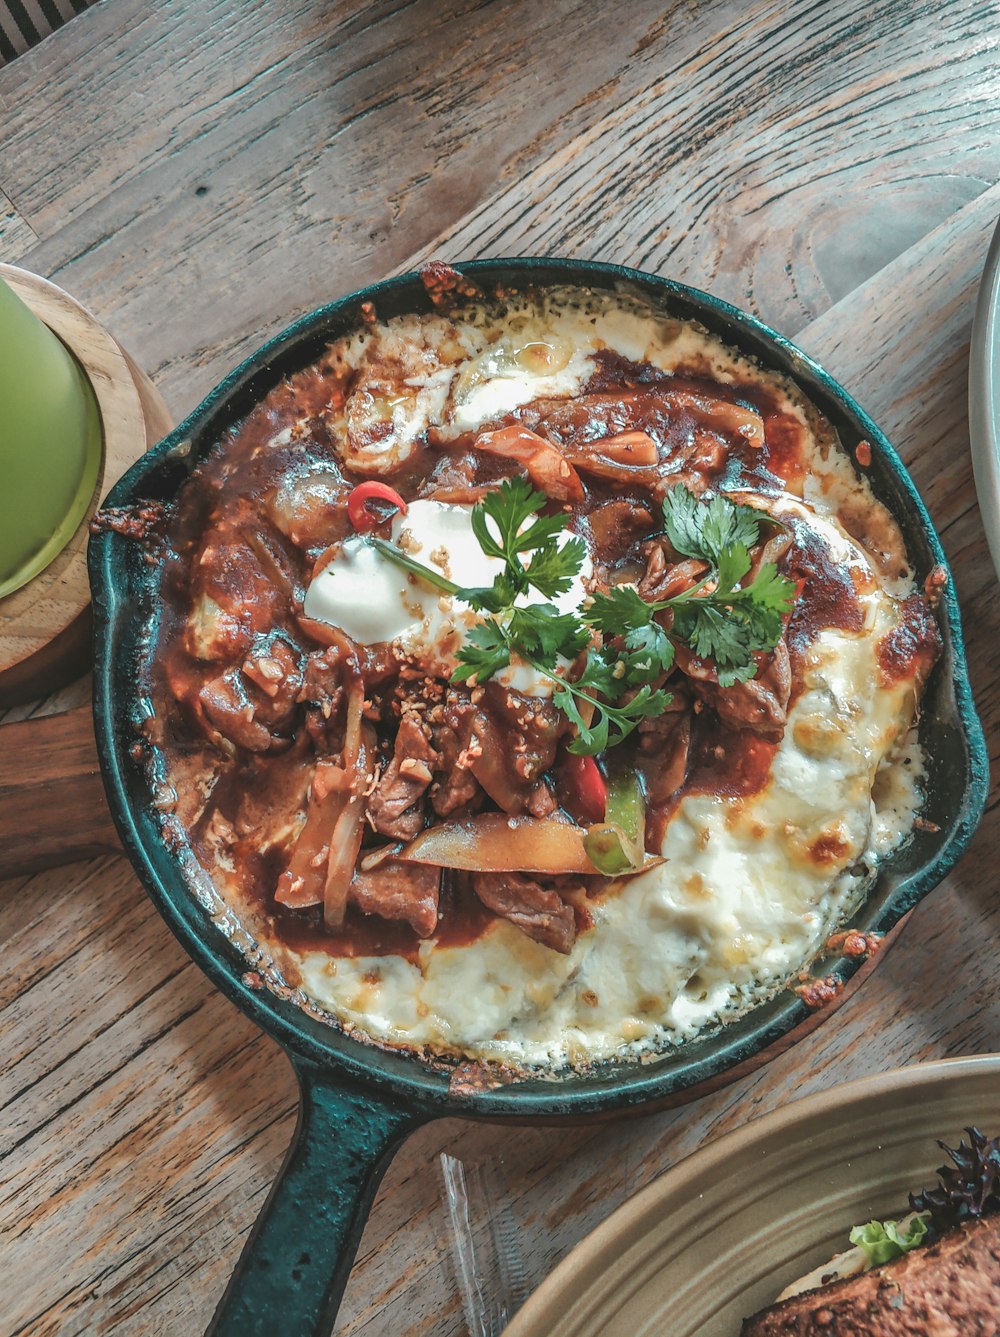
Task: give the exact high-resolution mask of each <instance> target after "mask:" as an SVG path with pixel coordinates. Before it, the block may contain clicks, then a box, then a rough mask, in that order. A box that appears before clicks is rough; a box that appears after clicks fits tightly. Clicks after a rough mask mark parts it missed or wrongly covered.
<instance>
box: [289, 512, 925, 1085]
mask: <svg viewBox="0 0 1000 1337" xmlns="http://www.w3.org/2000/svg"><path fill="white" fill-rule="evenodd" d="M814 525H815V528H816V529H817V531H818V532H819V533H821V534H822V536H823V537H824V538H825V539H826V540H827V541H828V542H829V543H830V546H831V548H832V549H833V550H834V551H835V552H839V553H840V555H841V557H842V558H844V559H847V558H849V560H850V564H851V565H852V566H857V567H859V568H861V569H862V570H864V571H865V572H867V573H868V575H869V579H868V580H867V581H866V582H865V583H866V585H867V590H866V592H865V593H863V594H862V596H861V597H862V604H863V606H864V609H865V619H866V624H865V629H864V631H863V632H862V633H861V634H850V633H846V632H842V631H835V630H827V631H823V632H821V633H820V634H819V635H818V637H817V638H816V640H815V642H814V643H813V646H812V650H811V653H810V663H809V667H808V669H807V671H806V674H805V683H804V689H803V691H802V693H801V694H800V696H799V697H798V699H797V700H796V702H795V704H794V706H793V708H792V710H791V711H790V713H789V718H788V724H787V727H786V729H785V733H784V736H783V738H782V741H781V743H780V745H779V747H778V750H777V753H776V756H775V759H774V762H773V764H772V768H771V775H770V779H769V781H768V783H767V785H766V786H765V788H764V789H763V791H762V792H761V793H759V794H757V795H754V796H753V797H752V798H750V799H742V798H722V797H718V796H715V795H705V794H697V795H688V796H686V797H685V798H684V799H682V801H681V803H680V804H679V806H678V809H677V812H676V813H675V815H674V817H673V819H672V820H671V822H670V824H669V826H668V828H667V832H666V837H665V840H664V844H663V854H664V855H665V856H666V859H667V863H666V864H664V865H662V866H660V867H658V868H655V869H652V870H651V871H650V872H648V873H644V874H641V875H640V876H638V877H634V878H632V879H631V880H630V881H628V882H626V883H624V884H622V885H621V886H620V887H618V888H617V889H614V890H612V891H610V892H609V893H607V894H605V895H604V896H603V897H600V898H598V899H596V900H591V901H589V902H588V904H589V906H590V909H591V913H592V916H593V924H592V926H591V928H589V929H588V930H587V931H586V932H584V933H582V934H580V936H579V937H578V939H577V942H576V944H575V946H574V948H573V950H572V952H571V953H570V954H569V955H568V956H560V955H559V954H558V953H555V952H551V951H549V950H548V949H547V948H545V947H541V946H539V944H538V943H536V942H533V941H531V940H530V939H529V938H527V937H525V935H524V934H522V933H520V932H519V931H518V930H517V929H515V928H513V927H512V926H511V925H510V924H508V923H506V922H504V921H500V920H498V921H496V922H495V923H494V924H493V925H492V926H491V928H490V929H489V931H488V932H487V933H486V934H485V935H484V936H483V937H482V938H480V939H479V940H478V941H477V942H475V943H473V944H471V945H469V946H466V947H447V948H439V947H436V946H435V945H434V944H433V943H432V942H428V943H425V944H423V946H422V948H421V954H420V960H419V963H418V964H416V965H411V964H410V963H409V962H408V961H405V960H403V959H402V958H400V957H381V958H375V957H372V958H364V957H359V958H354V959H346V958H342V959H331V958H329V957H327V956H325V955H322V954H319V953H313V954H310V955H307V956H305V957H304V958H303V959H302V961H301V964H300V969H301V975H302V985H303V989H304V991H305V992H306V993H307V994H308V995H309V996H310V997H311V998H313V999H315V1000H317V1001H318V1002H320V1003H321V1004H322V1005H323V1006H324V1007H326V1008H328V1009H329V1010H330V1011H332V1012H334V1013H335V1014H336V1015H338V1016H340V1017H342V1018H344V1019H346V1020H349V1021H351V1022H352V1023H354V1024H355V1025H356V1026H359V1027H361V1028H362V1029H364V1030H366V1031H367V1032H368V1033H369V1034H371V1035H374V1036H375V1037H377V1038H378V1039H381V1040H384V1041H388V1042H392V1043H397V1044H408V1045H426V1046H428V1047H429V1048H431V1049H448V1048H450V1047H452V1046H458V1047H460V1048H462V1049H463V1050H465V1051H466V1052H468V1053H473V1054H476V1055H479V1056H483V1057H491V1058H498V1059H505V1060H507V1061H513V1062H519V1063H527V1064H546V1065H549V1064H556V1065H558V1064H561V1063H566V1062H574V1061H576V1062H582V1061H585V1060H589V1059H600V1058H609V1057H612V1056H622V1055H626V1054H630V1053H631V1054H635V1053H639V1052H641V1051H642V1050H644V1049H649V1048H661V1047H662V1046H663V1045H664V1044H671V1043H677V1042H678V1041H681V1040H684V1039H688V1038H691V1037H692V1036H694V1035H696V1034H697V1033H698V1032H699V1031H701V1030H703V1029H704V1028H705V1027H706V1026H707V1025H709V1024H710V1023H712V1022H715V1021H717V1020H719V1019H720V1018H721V1017H722V1016H724V1015H725V1014H727V1013H733V1012H736V1011H740V1010H742V1009H744V1008H746V1007H747V1006H748V1005H749V1004H751V1003H752V1002H753V1001H755V1000H757V999H759V998H761V997H762V996H763V995H765V994H766V993H767V992H769V991H772V990H773V989H774V988H776V987H777V986H778V985H780V984H781V983H783V982H784V981H785V980H786V979H787V978H788V977H789V975H791V974H793V973H794V972H795V971H796V970H797V969H798V968H799V967H800V966H801V965H802V964H803V963H804V962H806V961H808V960H809V959H810V958H811V957H812V956H813V955H814V954H815V953H816V952H817V951H818V950H819V949H820V947H821V946H822V943H823V941H824V940H825V938H826V937H827V936H828V935H829V933H830V932H831V930H832V928H833V927H834V926H835V925H836V924H837V923H838V922H840V921H841V920H842V919H843V917H844V916H845V915H847V914H848V913H850V911H851V910H852V909H853V907H854V906H855V904H856V902H857V900H858V897H859V895H860V894H861V892H862V891H863V888H864V885H865V881H866V873H867V871H868V870H870V869H871V868H872V867H873V866H874V865H875V864H876V863H877V861H878V859H879V858H880V857H882V856H883V855H884V854H885V853H886V852H887V851H888V850H889V849H890V848H891V847H892V846H893V844H895V843H897V842H898V840H899V839H900V838H901V837H902V835H903V834H905V832H906V831H907V830H908V829H909V826H910V824H911V822H912V817H913V812H914V809H915V804H916V801H917V794H916V787H915V784H914V777H913V770H914V768H913V765H912V753H910V754H909V760H910V765H909V766H908V767H905V766H903V765H902V761H901V749H902V748H903V746H904V745H905V743H906V741H907V731H908V725H909V720H910V714H911V707H912V695H913V688H912V684H911V683H909V682H900V683H898V684H895V685H894V686H891V687H886V686H883V685H880V678H879V671H878V663H877V656H876V645H877V641H878V639H879V638H880V637H881V636H882V635H884V634H885V632H886V631H887V630H888V629H889V628H890V627H891V626H892V625H893V622H894V620H895V617H896V604H895V602H894V601H893V600H892V599H890V598H889V597H888V596H887V595H886V594H885V593H884V591H883V590H882V588H881V586H880V585H879V584H878V583H877V582H876V581H875V580H874V579H873V578H871V568H870V566H869V564H868V562H867V560H866V558H865V556H864V554H863V552H862V551H861V549H860V548H858V547H857V545H855V544H853V543H852V541H851V540H850V539H849V538H848V537H847V535H846V534H845V533H844V532H843V531H842V530H841V529H840V527H839V526H838V525H837V524H836V522H835V521H833V520H830V519H820V518H818V517H817V518H816V519H815V520H814ZM885 766H890V767H894V768H895V769H897V770H898V771H899V775H898V776H897V780H898V788H897V789H896V790H894V791H893V798H892V804H893V805H894V806H885V807H884V808H883V810H882V811H881V813H879V812H878V811H877V809H876V807H875V803H874V801H873V797H872V795H873V791H874V790H875V787H876V786H875V780H876V776H877V775H878V773H879V770H880V768H883V767H885ZM906 771H908V772H909V776H910V779H909V781H908V782H907V781H905V780H904V778H903V774H904V772H906Z"/></svg>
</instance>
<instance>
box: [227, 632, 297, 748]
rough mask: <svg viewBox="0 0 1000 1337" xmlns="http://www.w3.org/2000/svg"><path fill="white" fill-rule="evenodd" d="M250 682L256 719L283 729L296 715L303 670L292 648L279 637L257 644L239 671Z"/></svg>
mask: <svg viewBox="0 0 1000 1337" xmlns="http://www.w3.org/2000/svg"><path fill="white" fill-rule="evenodd" d="M240 671H241V673H242V674H243V677H244V678H245V679H246V681H247V682H248V683H249V689H248V692H249V695H250V697H251V699H252V700H253V702H254V705H255V707H256V712H255V713H256V718H257V719H258V720H260V722H261V723H263V724H266V725H268V727H269V728H271V729H286V728H287V727H288V726H289V725H290V724H291V723H292V719H293V717H294V714H295V706H296V697H297V694H298V691H299V688H300V686H301V685H302V670H301V669H300V667H299V660H298V656H297V655H296V653H295V651H294V650H293V649H292V647H291V646H290V645H289V644H288V643H287V641H283V640H282V639H281V638H280V637H273V638H264V639H263V640H262V641H261V642H258V643H256V644H255V645H254V646H253V648H252V649H251V651H250V654H249V655H247V657H246V659H245V660H244V661H243V666H242V669H241V670H240Z"/></svg>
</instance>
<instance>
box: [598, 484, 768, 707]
mask: <svg viewBox="0 0 1000 1337" xmlns="http://www.w3.org/2000/svg"><path fill="white" fill-rule="evenodd" d="M767 519H768V517H766V516H762V515H761V513H760V512H759V511H756V510H754V509H753V508H752V507H750V506H740V505H738V504H737V503H735V502H732V501H729V500H728V498H726V497H721V496H718V497H712V498H711V500H709V501H699V500H698V498H697V497H696V496H695V495H694V493H693V492H690V491H689V490H688V489H687V488H686V487H682V486H680V485H678V486H677V487H674V488H671V490H670V492H668V493H667V496H666V498H665V499H664V502H663V522H664V528H665V530H666V534H667V537H668V538H669V539H670V542H671V544H672V545H673V546H674V548H675V549H676V550H677V551H678V552H679V553H682V554H683V555H684V556H685V557H693V558H696V559H697V560H699V561H702V562H705V563H706V564H707V565H708V567H709V570H708V572H707V573H706V574H705V576H704V577H703V578H702V579H701V580H700V581H698V583H697V584H696V585H694V586H692V587H691V589H689V590H685V591H684V592H683V593H682V594H678V595H675V596H674V597H673V598H670V599H660V600H658V601H656V602H653V603H646V602H645V600H643V599H641V598H640V597H639V595H638V593H637V592H636V591H635V590H634V589H633V588H631V587H630V586H621V585H620V586H618V588H617V589H614V590H612V591H611V593H610V594H598V595H595V597H594V602H593V606H592V607H591V608H590V609H589V610H588V612H587V615H586V617H587V621H588V623H589V624H590V625H591V626H592V627H596V628H597V629H598V630H599V631H601V632H603V634H604V635H605V637H608V636H620V637H623V639H624V645H625V660H626V673H629V672H631V674H632V676H633V677H635V676H636V674H641V673H642V672H643V671H645V665H646V660H647V658H648V657H652V658H653V659H654V661H655V665H656V670H657V671H658V670H659V668H660V667H662V668H669V667H670V664H671V663H672V662H673V643H674V642H675V641H680V642H682V643H683V644H684V645H686V646H687V647H688V648H689V649H690V650H692V651H693V652H694V654H696V655H697V656H698V657H699V658H700V659H710V660H712V661H713V663H714V664H715V667H716V670H717V673H718V678H719V685H720V686H721V687H731V686H732V685H733V683H737V682H747V681H748V680H749V679H750V678H752V677H753V676H754V675H755V673H756V672H757V661H756V659H755V655H757V654H760V653H769V652H770V651H771V650H773V649H774V647H775V646H776V645H777V643H778V641H779V639H780V637H781V626H782V618H783V617H784V615H785V614H786V613H788V612H789V611H790V610H791V607H792V600H793V597H794V594H795V584H794V582H793V581H791V580H789V579H788V578H787V577H786V576H782V575H780V574H779V572H778V568H777V567H776V566H775V565H774V563H773V562H766V563H765V564H764V565H762V566H761V567H760V569H759V570H758V572H757V574H756V576H755V578H754V580H753V581H752V582H751V583H750V584H749V585H746V586H744V585H741V584H740V582H741V581H742V580H743V578H744V576H746V574H747V573H748V571H749V570H750V565H751V560H750V549H751V548H752V547H753V546H754V544H755V543H756V542H757V541H758V539H759V537H760V525H761V523H762V521H765V520H767ZM668 608H669V609H670V610H671V611H672V612H673V622H672V625H671V627H670V632H669V635H668V634H667V632H665V631H664V630H663V628H662V627H661V626H659V624H658V623H657V622H656V621H655V620H654V619H655V615H656V614H657V613H658V612H662V611H663V610H665V609H668Z"/></svg>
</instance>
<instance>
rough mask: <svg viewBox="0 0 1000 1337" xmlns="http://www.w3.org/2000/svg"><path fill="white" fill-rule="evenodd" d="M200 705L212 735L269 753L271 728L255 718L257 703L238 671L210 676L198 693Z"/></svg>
mask: <svg viewBox="0 0 1000 1337" xmlns="http://www.w3.org/2000/svg"><path fill="white" fill-rule="evenodd" d="M198 706H199V707H200V709H201V712H202V717H203V718H204V720H205V721H206V724H207V725H208V730H207V732H208V733H209V736H210V737H212V736H213V735H215V738H216V739H217V738H218V737H219V736H220V735H221V737H222V738H225V739H226V740H227V741H228V742H230V743H233V744H235V745H236V746H237V747H245V748H246V749H247V751H248V752H266V751H267V750H268V748H269V747H270V746H271V743H272V741H273V740H272V738H271V733H270V730H269V729H268V728H267V726H266V725H264V724H261V722H260V721H259V720H258V719H257V718H256V714H257V710H256V706H255V705H254V703H253V702H252V701H251V700H250V698H249V696H248V695H247V690H246V685H245V683H244V682H243V681H242V679H241V678H240V676H239V674H238V672H237V671H236V670H233V669H230V670H229V671H227V672H226V673H224V674H222V675H221V676H220V677H218V678H209V680H208V681H207V682H206V683H204V684H203V686H202V687H201V689H200V691H199V692H198Z"/></svg>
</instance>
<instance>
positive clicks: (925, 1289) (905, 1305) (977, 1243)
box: [741, 1216, 1000, 1337]
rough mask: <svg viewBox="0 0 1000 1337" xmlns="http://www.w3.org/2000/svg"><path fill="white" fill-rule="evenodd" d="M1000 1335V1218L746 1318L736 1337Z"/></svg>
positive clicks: (952, 1233) (965, 1227)
mask: <svg viewBox="0 0 1000 1337" xmlns="http://www.w3.org/2000/svg"><path fill="white" fill-rule="evenodd" d="M998 1332H1000V1216H989V1217H985V1218H981V1219H978V1220H975V1221H966V1222H965V1223H964V1224H963V1225H961V1226H959V1227H958V1229H956V1230H952V1231H950V1232H949V1233H948V1234H947V1235H945V1236H944V1237H943V1238H942V1239H940V1240H938V1241H937V1243H936V1244H929V1245H921V1246H920V1247H919V1248H916V1249H913V1250H911V1251H910V1252H909V1253H907V1254H904V1255H903V1257H902V1258H895V1259H893V1261H892V1262H891V1263H885V1264H884V1265H883V1266H882V1267H876V1268H873V1269H872V1270H871V1271H870V1272H863V1273H862V1274H861V1275H860V1276H857V1277H850V1278H848V1279H846V1280H844V1281H833V1282H830V1283H829V1284H828V1285H826V1286H821V1287H818V1288H817V1289H815V1290H811V1291H806V1292H804V1293H803V1294H802V1295H794V1296H792V1297H791V1298H790V1299H788V1300H782V1301H780V1302H779V1303H778V1304H775V1305H771V1307H770V1308H769V1309H764V1310H761V1312H760V1313H757V1314H754V1315H753V1316H752V1317H751V1318H748V1319H747V1320H746V1321H745V1322H744V1324H743V1328H742V1332H741V1337H929V1334H933V1335H934V1337H974V1334H979V1337H988V1335H993V1334H996V1333H998Z"/></svg>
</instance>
